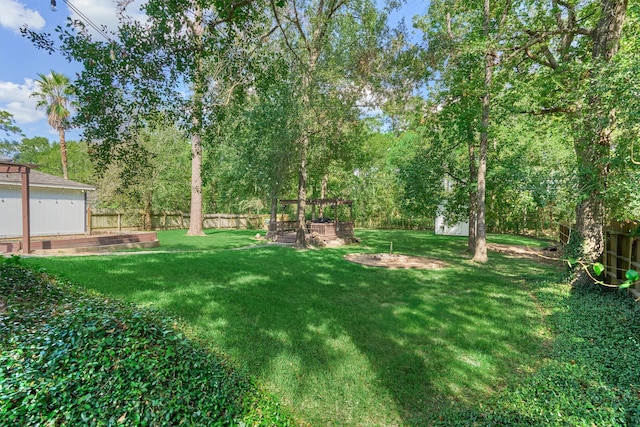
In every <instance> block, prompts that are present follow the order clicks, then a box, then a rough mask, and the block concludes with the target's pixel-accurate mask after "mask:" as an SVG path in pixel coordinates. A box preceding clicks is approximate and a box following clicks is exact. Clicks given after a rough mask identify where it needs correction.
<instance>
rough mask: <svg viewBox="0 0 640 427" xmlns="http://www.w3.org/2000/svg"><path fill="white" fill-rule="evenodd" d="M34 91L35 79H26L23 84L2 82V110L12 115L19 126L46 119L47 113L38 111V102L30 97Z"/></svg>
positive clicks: (0, 95) (0, 87)
mask: <svg viewBox="0 0 640 427" xmlns="http://www.w3.org/2000/svg"><path fill="white" fill-rule="evenodd" d="M34 90H36V83H35V81H34V80H33V79H24V83H23V84H18V83H13V82H3V81H0V110H5V111H8V112H9V113H11V114H12V115H13V118H14V119H15V121H16V124H17V125H18V126H20V125H24V124H27V123H33V122H37V121H38V120H42V119H45V118H46V114H45V112H44V111H42V110H38V109H36V103H37V100H36V99H35V98H32V97H31V96H30V95H31V93H32V92H33V91H34Z"/></svg>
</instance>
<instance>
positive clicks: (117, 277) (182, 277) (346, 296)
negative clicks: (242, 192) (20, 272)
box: [41, 232, 549, 425]
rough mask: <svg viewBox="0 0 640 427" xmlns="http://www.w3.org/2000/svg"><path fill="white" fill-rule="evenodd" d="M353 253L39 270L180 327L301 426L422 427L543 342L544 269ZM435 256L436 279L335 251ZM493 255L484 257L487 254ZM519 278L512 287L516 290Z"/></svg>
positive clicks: (210, 257) (445, 251) (60, 265)
mask: <svg viewBox="0 0 640 427" xmlns="http://www.w3.org/2000/svg"><path fill="white" fill-rule="evenodd" d="M362 237H363V239H364V242H365V243H364V244H363V246H355V247H344V248H340V249H333V250H328V249H325V250H321V251H313V250H309V251H295V250H292V249H290V248H281V247H266V248H254V249H250V250H243V251H219V252H203V253H176V254H154V255H146V256H144V257H104V258H67V259H56V260H41V262H42V264H43V265H46V266H47V267H48V268H49V270H50V271H51V272H52V273H54V274H56V273H62V274H63V276H64V277H66V278H67V279H70V280H72V281H74V282H77V283H81V284H83V285H84V286H85V287H87V288H90V289H95V290H97V291H99V292H102V293H105V294H107V295H113V296H115V297H118V298H123V299H126V300H129V301H133V302H136V303H139V304H142V305H150V306H154V307H157V308H160V309H162V310H167V311H169V312H171V313H172V314H174V315H177V316H179V317H181V318H183V319H185V320H186V322H187V323H188V325H189V327H190V328H192V333H193V334H194V335H195V336H197V337H198V338H199V339H201V340H203V341H206V342H208V343H209V344H210V345H211V346H212V347H214V348H216V349H218V350H222V351H224V352H226V353H227V354H230V355H231V356H232V358H233V359H234V360H236V361H237V362H238V363H240V364H242V365H244V366H246V367H247V369H248V370H249V371H250V372H251V373H252V374H253V375H255V376H256V377H258V378H259V379H260V381H261V382H263V383H264V384H265V385H266V386H267V387H268V389H269V390H270V391H271V392H273V393H275V394H276V395H278V396H279V397H280V399H282V401H283V402H284V403H285V404H287V405H288V406H290V407H291V408H292V410H293V412H294V413H295V415H296V416H298V417H299V418H301V419H303V420H305V421H306V422H309V423H311V424H312V425H424V424H428V423H429V420H433V419H435V418H437V414H438V412H439V409H440V408H441V406H442V405H444V404H450V403H451V402H469V401H472V400H475V399H478V398H481V397H482V396H486V395H487V394H490V393H491V392H492V391H493V390H494V389H495V388H496V387H500V386H501V385H502V384H503V383H504V381H505V380H506V378H507V377H508V376H509V375H511V374H512V373H513V372H514V370H515V369H516V368H517V367H518V366H520V365H522V364H525V365H526V363H527V361H528V360H529V358H530V357H532V356H534V355H535V354H536V353H537V352H538V351H539V349H540V346H541V345H542V341H543V339H544V336H543V335H544V333H543V332H542V326H541V322H540V315H539V313H538V312H537V310H536V307H535V304H534V303H533V301H532V298H531V296H530V294H529V291H528V289H527V287H526V277H536V276H537V275H540V274H549V273H548V272H546V271H545V269H544V268H542V267H540V266H534V265H532V264H528V263H525V262H518V261H514V260H508V259H506V258H501V257H500V256H498V255H496V256H495V257H494V258H495V261H492V263H491V264H489V265H486V266H482V265H475V264H471V263H469V262H468V261H466V258H467V257H466V256H465V255H463V251H464V247H465V244H466V240H465V239H459V238H451V237H445V236H434V235H433V234H430V233H406V232H364V233H363V236H362ZM390 241H393V242H394V243H393V245H394V252H396V250H397V252H398V253H411V254H414V255H425V256H431V257H438V258H441V259H443V260H445V261H447V262H449V263H450V264H451V265H452V267H451V268H448V269H444V270H433V271H429V270H384V269H375V268H369V267H363V266H360V265H356V264H351V263H349V262H347V261H345V260H344V259H342V256H343V255H344V254H345V253H347V252H357V251H363V250H367V251H372V252H384V249H385V247H386V248H387V250H388V247H389V242H390ZM492 255H493V254H492ZM523 278H525V279H523Z"/></svg>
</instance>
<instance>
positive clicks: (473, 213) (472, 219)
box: [467, 132, 478, 253]
mask: <svg viewBox="0 0 640 427" xmlns="http://www.w3.org/2000/svg"><path fill="white" fill-rule="evenodd" d="M468 147H469V186H470V188H469V237H468V239H467V251H468V252H469V253H474V252H475V250H476V228H477V223H478V192H477V191H476V187H475V186H474V185H472V183H474V182H477V181H478V169H477V167H476V144H475V141H474V140H473V133H472V132H470V135H469V145H468Z"/></svg>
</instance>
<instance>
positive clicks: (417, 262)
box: [344, 253, 447, 270]
mask: <svg viewBox="0 0 640 427" xmlns="http://www.w3.org/2000/svg"><path fill="white" fill-rule="evenodd" d="M344 258H345V259H346V260H347V261H350V262H355V263H356V264H362V265H367V266H369V267H381V268H424V269H432V270H437V269H439V268H445V267H447V263H445V262H444V261H441V260H439V259H435V258H427V257H421V256H411V255H400V254H361V253H357V254H347V255H345V256H344Z"/></svg>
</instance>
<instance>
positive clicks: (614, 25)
mask: <svg viewBox="0 0 640 427" xmlns="http://www.w3.org/2000/svg"><path fill="white" fill-rule="evenodd" d="M540 6H541V7H539V8H537V9H535V12H534V13H532V14H531V15H529V16H526V15H525V17H524V18H523V20H524V22H523V23H522V28H523V29H522V30H521V31H520V32H519V33H518V36H517V37H514V43H515V45H514V47H513V51H514V53H513V54H512V55H513V56H515V57H518V58H519V60H520V61H522V58H524V59H525V60H527V61H529V63H530V64H531V63H532V64H533V65H531V66H529V67H527V68H525V67H522V68H524V69H525V70H526V73H527V74H528V76H529V77H530V76H531V75H534V76H537V80H536V81H537V82H538V83H539V84H540V85H539V86H538V87H537V88H536V90H537V91H538V93H539V94H540V100H539V102H538V103H537V106H536V108H532V109H531V111H532V112H533V113H535V114H552V113H554V114H556V113H563V114H566V115H567V116H568V118H569V119H570V121H571V123H572V134H573V143H574V149H575V154H576V159H577V162H578V167H577V173H578V176H577V178H578V188H579V192H580V194H579V196H580V197H579V202H578V204H577V206H576V228H575V231H574V233H573V234H572V237H571V246H572V248H574V249H575V251H576V253H574V255H576V256H578V257H582V258H583V259H584V261H585V262H594V261H596V260H597V259H598V258H599V257H600V256H601V254H602V253H603V250H604V235H603V227H604V226H605V223H606V217H607V214H606V209H605V205H604V201H605V199H606V193H607V187H608V181H609V176H610V173H611V168H612V160H613V157H614V156H617V155H618V154H617V153H616V150H615V148H614V138H615V133H616V127H617V124H618V122H617V110H619V109H620V108H621V104H620V99H624V95H622V94H621V95H620V96H611V95H612V94H616V93H621V92H624V91H621V90H620V89H621V88H625V87H629V82H624V81H623V80H624V79H620V78H617V77H616V76H617V75H619V72H618V71H617V70H616V68H617V64H616V63H615V62H616V61H615V59H616V57H617V56H618V54H619V47H620V40H621V39H622V37H623V30H624V28H625V20H626V17H627V10H628V7H629V4H628V1H627V0H592V1H586V2H577V3H576V2H568V1H564V0H554V1H552V2H550V3H548V4H547V3H544V4H541V5H540ZM588 280H589V277H587V275H586V274H585V275H580V276H579V277H578V281H580V282H582V281H588Z"/></svg>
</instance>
